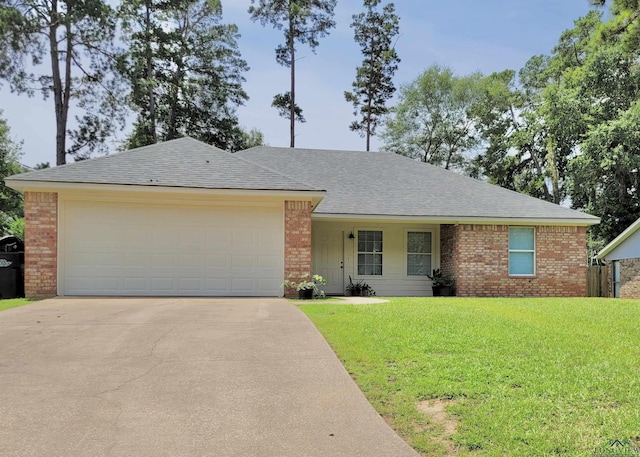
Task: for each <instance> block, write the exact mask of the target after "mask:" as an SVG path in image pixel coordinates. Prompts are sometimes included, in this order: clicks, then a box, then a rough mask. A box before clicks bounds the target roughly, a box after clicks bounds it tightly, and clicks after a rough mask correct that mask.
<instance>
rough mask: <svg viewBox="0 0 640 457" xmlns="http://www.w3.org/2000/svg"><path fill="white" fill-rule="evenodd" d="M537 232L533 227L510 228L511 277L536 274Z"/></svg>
mask: <svg viewBox="0 0 640 457" xmlns="http://www.w3.org/2000/svg"><path fill="white" fill-rule="evenodd" d="M535 238H536V231H535V229H534V228H533V227H509V275H510V276H533V275H534V274H535V273H536V268H535V264H536V239H535Z"/></svg>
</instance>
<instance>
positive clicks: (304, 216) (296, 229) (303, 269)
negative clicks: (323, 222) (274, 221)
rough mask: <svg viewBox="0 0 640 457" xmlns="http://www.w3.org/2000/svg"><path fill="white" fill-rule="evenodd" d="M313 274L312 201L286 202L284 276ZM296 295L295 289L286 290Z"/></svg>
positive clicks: (288, 295)
mask: <svg viewBox="0 0 640 457" xmlns="http://www.w3.org/2000/svg"><path fill="white" fill-rule="evenodd" d="M304 274H311V202H310V201H285V202H284V277H285V278H289V277H291V278H293V279H298V278H300V276H302V275H304ZM284 293H285V296H286V297H296V296H297V292H296V291H295V289H293V290H292V289H289V290H285V291H284Z"/></svg>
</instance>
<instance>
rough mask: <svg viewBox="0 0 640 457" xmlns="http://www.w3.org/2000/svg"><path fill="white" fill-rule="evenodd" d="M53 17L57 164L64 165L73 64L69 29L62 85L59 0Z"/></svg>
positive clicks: (53, 5)
mask: <svg viewBox="0 0 640 457" xmlns="http://www.w3.org/2000/svg"><path fill="white" fill-rule="evenodd" d="M50 13H51V17H50V23H49V57H50V59H51V79H52V81H51V83H52V85H53V100H54V108H55V113H56V165H64V164H65V163H66V162H67V161H66V148H67V146H66V140H67V111H68V110H67V109H66V108H65V105H66V106H68V103H69V101H68V98H67V99H66V100H65V96H64V94H65V93H66V94H68V93H69V87H68V84H69V78H70V73H71V71H70V65H71V52H70V51H71V49H70V46H71V45H70V38H71V37H70V35H69V33H68V30H67V40H66V42H67V53H66V56H65V62H66V66H65V68H67V69H68V70H67V74H66V75H65V81H66V82H67V87H64V88H63V86H62V75H61V74H60V60H59V59H60V57H59V52H58V36H57V32H58V26H59V25H60V23H59V17H58V1H57V0H52V2H51V10H50Z"/></svg>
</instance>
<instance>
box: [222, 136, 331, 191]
mask: <svg viewBox="0 0 640 457" xmlns="http://www.w3.org/2000/svg"><path fill="white" fill-rule="evenodd" d="M259 147H262V146H254V148H259ZM249 149H253V148H249ZM249 149H245V150H246V151H248V150H249ZM238 152H241V151H238ZM231 155H232V156H234V157H236V158H237V159H238V160H242V161H243V162H245V163H248V164H251V165H253V166H255V167H258V168H262V169H263V170H267V171H269V172H271V173H275V174H276V175H278V176H281V177H283V178H287V179H288V180H290V181H292V182H294V183H296V184H302V185H303V186H306V187H308V188H309V190H320V191H322V192H326V191H327V190H326V189H316V188H315V186H312V185H311V184H309V183H307V182H304V181H298V180H297V179H294V178H292V177H291V176H289V175H285V174H284V173H282V172H280V171H277V170H274V169H273V168H270V167H267V166H264V165H260V164H257V163H255V162H252V161H251V160H248V159H245V158H244V157H240V156H236V154H235V153H232V154H231Z"/></svg>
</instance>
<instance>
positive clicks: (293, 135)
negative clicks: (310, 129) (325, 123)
mask: <svg viewBox="0 0 640 457" xmlns="http://www.w3.org/2000/svg"><path fill="white" fill-rule="evenodd" d="M294 26H295V24H294V22H293V13H292V12H291V6H289V53H290V54H291V106H290V108H289V109H290V111H289V116H290V117H291V120H290V122H289V134H290V136H291V141H290V147H292V148H294V147H295V146H296V48H295V45H294V40H293V37H294V31H293V27H294Z"/></svg>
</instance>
